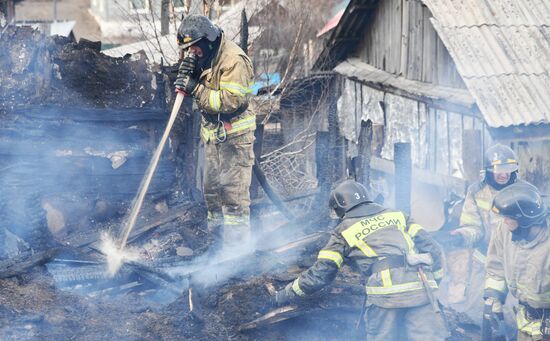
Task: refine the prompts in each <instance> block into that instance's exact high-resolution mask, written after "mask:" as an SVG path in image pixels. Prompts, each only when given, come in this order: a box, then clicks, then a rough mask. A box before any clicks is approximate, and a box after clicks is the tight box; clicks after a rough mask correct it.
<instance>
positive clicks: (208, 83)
mask: <svg viewBox="0 0 550 341" xmlns="http://www.w3.org/2000/svg"><path fill="white" fill-rule="evenodd" d="M177 38H178V44H179V46H180V48H181V49H182V51H184V53H185V58H183V60H182V62H181V65H180V69H179V73H178V77H177V80H176V82H175V86H176V89H177V91H181V92H184V93H185V94H187V95H188V96H192V97H193V98H194V99H195V101H196V104H197V106H198V108H199V110H200V112H201V114H202V122H201V130H200V135H201V141H202V142H203V143H204V148H205V163H204V174H203V181H204V182H203V192H204V196H205V201H206V205H207V208H208V218H207V220H208V228H209V230H210V231H211V233H212V234H213V235H214V236H215V239H216V240H220V239H223V244H224V245H225V246H237V245H239V243H242V242H244V241H246V240H247V239H249V237H250V194H249V187H250V182H251V177H252V165H253V164H254V152H253V149H252V145H253V142H254V130H255V129H256V116H255V115H254V113H253V112H251V111H249V110H248V99H249V93H250V86H251V85H252V80H253V76H254V72H253V68H252V62H251V61H250V59H249V58H248V56H247V55H246V54H245V53H244V52H243V50H242V49H241V48H240V47H239V46H237V45H236V44H235V43H233V42H232V41H230V40H228V39H226V38H225V36H224V34H223V31H222V30H221V29H220V28H219V27H218V26H216V25H214V24H213V23H212V22H211V21H210V20H209V19H208V18H207V17H205V16H202V15H190V16H187V17H186V18H184V19H183V21H182V22H181V25H180V27H179V29H178V37H177ZM222 236H223V238H222Z"/></svg>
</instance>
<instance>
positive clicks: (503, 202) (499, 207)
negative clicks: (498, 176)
mask: <svg viewBox="0 0 550 341" xmlns="http://www.w3.org/2000/svg"><path fill="white" fill-rule="evenodd" d="M492 210H493V212H495V213H498V214H500V215H502V216H505V217H508V218H512V219H514V220H516V221H517V222H518V226H519V227H522V228H528V227H531V226H533V225H536V224H541V223H543V222H544V219H546V216H547V214H548V213H547V209H546V205H545V204H544V202H543V201H542V198H541V195H540V193H539V191H538V190H537V188H536V187H535V186H533V185H531V184H528V183H525V182H518V183H515V184H512V185H510V186H508V187H506V188H504V189H503V190H501V191H500V192H498V193H497V195H496V196H495V199H494V200H493V208H492Z"/></svg>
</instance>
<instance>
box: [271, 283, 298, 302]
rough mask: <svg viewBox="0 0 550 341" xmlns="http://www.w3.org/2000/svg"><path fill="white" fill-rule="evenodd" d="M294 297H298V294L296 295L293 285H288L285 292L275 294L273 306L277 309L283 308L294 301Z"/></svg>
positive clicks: (280, 291)
mask: <svg viewBox="0 0 550 341" xmlns="http://www.w3.org/2000/svg"><path fill="white" fill-rule="evenodd" d="M294 297H296V294H295V293H294V290H292V283H288V285H287V286H286V287H285V288H284V289H283V290H279V291H277V292H276V293H275V297H274V299H273V305H274V306H275V307H280V306H283V305H285V304H287V303H289V302H290V301H292V300H293V299H294Z"/></svg>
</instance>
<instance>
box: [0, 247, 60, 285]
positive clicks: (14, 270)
mask: <svg viewBox="0 0 550 341" xmlns="http://www.w3.org/2000/svg"><path fill="white" fill-rule="evenodd" d="M57 252H58V249H55V248H54V249H48V250H45V251H41V252H36V253H31V251H28V252H24V253H22V254H20V255H18V256H16V257H13V258H9V259H7V260H4V261H0V278H8V277H13V276H18V275H21V274H23V273H25V272H27V271H28V270H29V269H31V268H33V267H35V266H38V265H42V264H44V263H46V262H47V261H49V260H50V259H52V258H53V257H54V256H55V255H56V254H57Z"/></svg>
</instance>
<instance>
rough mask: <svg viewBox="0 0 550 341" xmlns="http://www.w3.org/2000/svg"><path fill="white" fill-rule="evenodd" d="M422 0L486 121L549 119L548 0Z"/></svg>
mask: <svg viewBox="0 0 550 341" xmlns="http://www.w3.org/2000/svg"><path fill="white" fill-rule="evenodd" d="M422 2H423V3H424V4H425V5H427V6H428V8H429V9H430V11H431V12H432V14H433V16H434V18H432V19H431V21H432V23H433V25H434V27H435V29H436V31H437V33H438V34H439V36H440V38H441V40H443V43H444V44H445V46H446V48H447V49H448V51H449V53H450V55H451V56H452V58H453V60H454V62H455V64H456V66H457V69H458V72H459V73H460V75H461V76H462V78H463V80H464V82H465V84H466V86H467V87H468V89H469V90H470V93H471V94H472V96H473V97H474V98H475V99H476V102H477V104H478V106H479V108H480V110H481V112H482V114H483V116H484V118H485V120H486V121H487V123H488V125H489V126H490V127H493V128H497V127H508V126H513V125H520V124H525V125H528V124H539V123H549V122H550V1H548V0H522V1H517V0H499V1H488V0H484V1H480V0H461V1H455V0H422Z"/></svg>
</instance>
